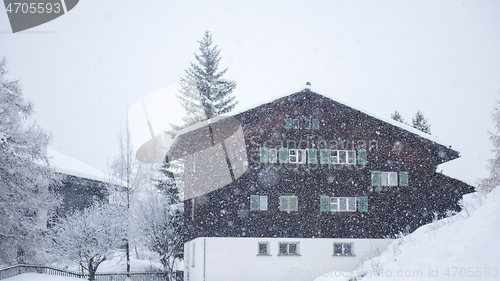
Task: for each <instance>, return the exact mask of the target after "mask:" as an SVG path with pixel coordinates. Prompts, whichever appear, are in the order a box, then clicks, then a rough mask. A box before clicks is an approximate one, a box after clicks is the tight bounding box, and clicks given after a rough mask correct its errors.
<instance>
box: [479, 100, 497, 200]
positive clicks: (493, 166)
mask: <svg viewBox="0 0 500 281" xmlns="http://www.w3.org/2000/svg"><path fill="white" fill-rule="evenodd" d="M492 117H493V118H492V119H493V123H495V129H496V134H495V133H492V132H489V134H490V141H491V143H492V144H493V153H494V157H493V158H492V159H489V163H488V168H489V170H490V176H489V177H487V178H484V179H481V180H480V181H479V186H478V187H479V191H481V192H482V193H488V192H490V191H491V190H493V188H495V187H497V186H499V185H500V135H499V134H500V101H499V100H495V106H494V108H493V114H492Z"/></svg>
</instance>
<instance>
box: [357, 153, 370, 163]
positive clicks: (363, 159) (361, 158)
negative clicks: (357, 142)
mask: <svg viewBox="0 0 500 281" xmlns="http://www.w3.org/2000/svg"><path fill="white" fill-rule="evenodd" d="M366 156H367V152H366V150H364V149H361V150H358V165H362V166H364V165H366V163H368V160H367V157H366Z"/></svg>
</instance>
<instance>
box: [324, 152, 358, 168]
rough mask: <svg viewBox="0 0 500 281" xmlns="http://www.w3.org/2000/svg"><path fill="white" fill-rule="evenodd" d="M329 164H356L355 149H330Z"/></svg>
mask: <svg viewBox="0 0 500 281" xmlns="http://www.w3.org/2000/svg"><path fill="white" fill-rule="evenodd" d="M330 164H349V165H354V164H356V151H355V150H330Z"/></svg>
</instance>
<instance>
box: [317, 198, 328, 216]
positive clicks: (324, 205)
mask: <svg viewBox="0 0 500 281" xmlns="http://www.w3.org/2000/svg"><path fill="white" fill-rule="evenodd" d="M319 210H320V212H330V196H321V197H320V198H319Z"/></svg>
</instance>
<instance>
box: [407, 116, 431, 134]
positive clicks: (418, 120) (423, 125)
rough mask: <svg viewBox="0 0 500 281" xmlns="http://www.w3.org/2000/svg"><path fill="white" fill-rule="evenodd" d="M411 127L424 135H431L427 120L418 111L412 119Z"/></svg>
mask: <svg viewBox="0 0 500 281" xmlns="http://www.w3.org/2000/svg"><path fill="white" fill-rule="evenodd" d="M412 127H413V128H415V129H417V130H420V131H422V132H424V133H426V134H429V135H430V134H431V125H429V124H427V119H425V117H424V115H423V114H422V112H421V111H420V110H419V111H418V112H417V114H415V117H413V118H412Z"/></svg>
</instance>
